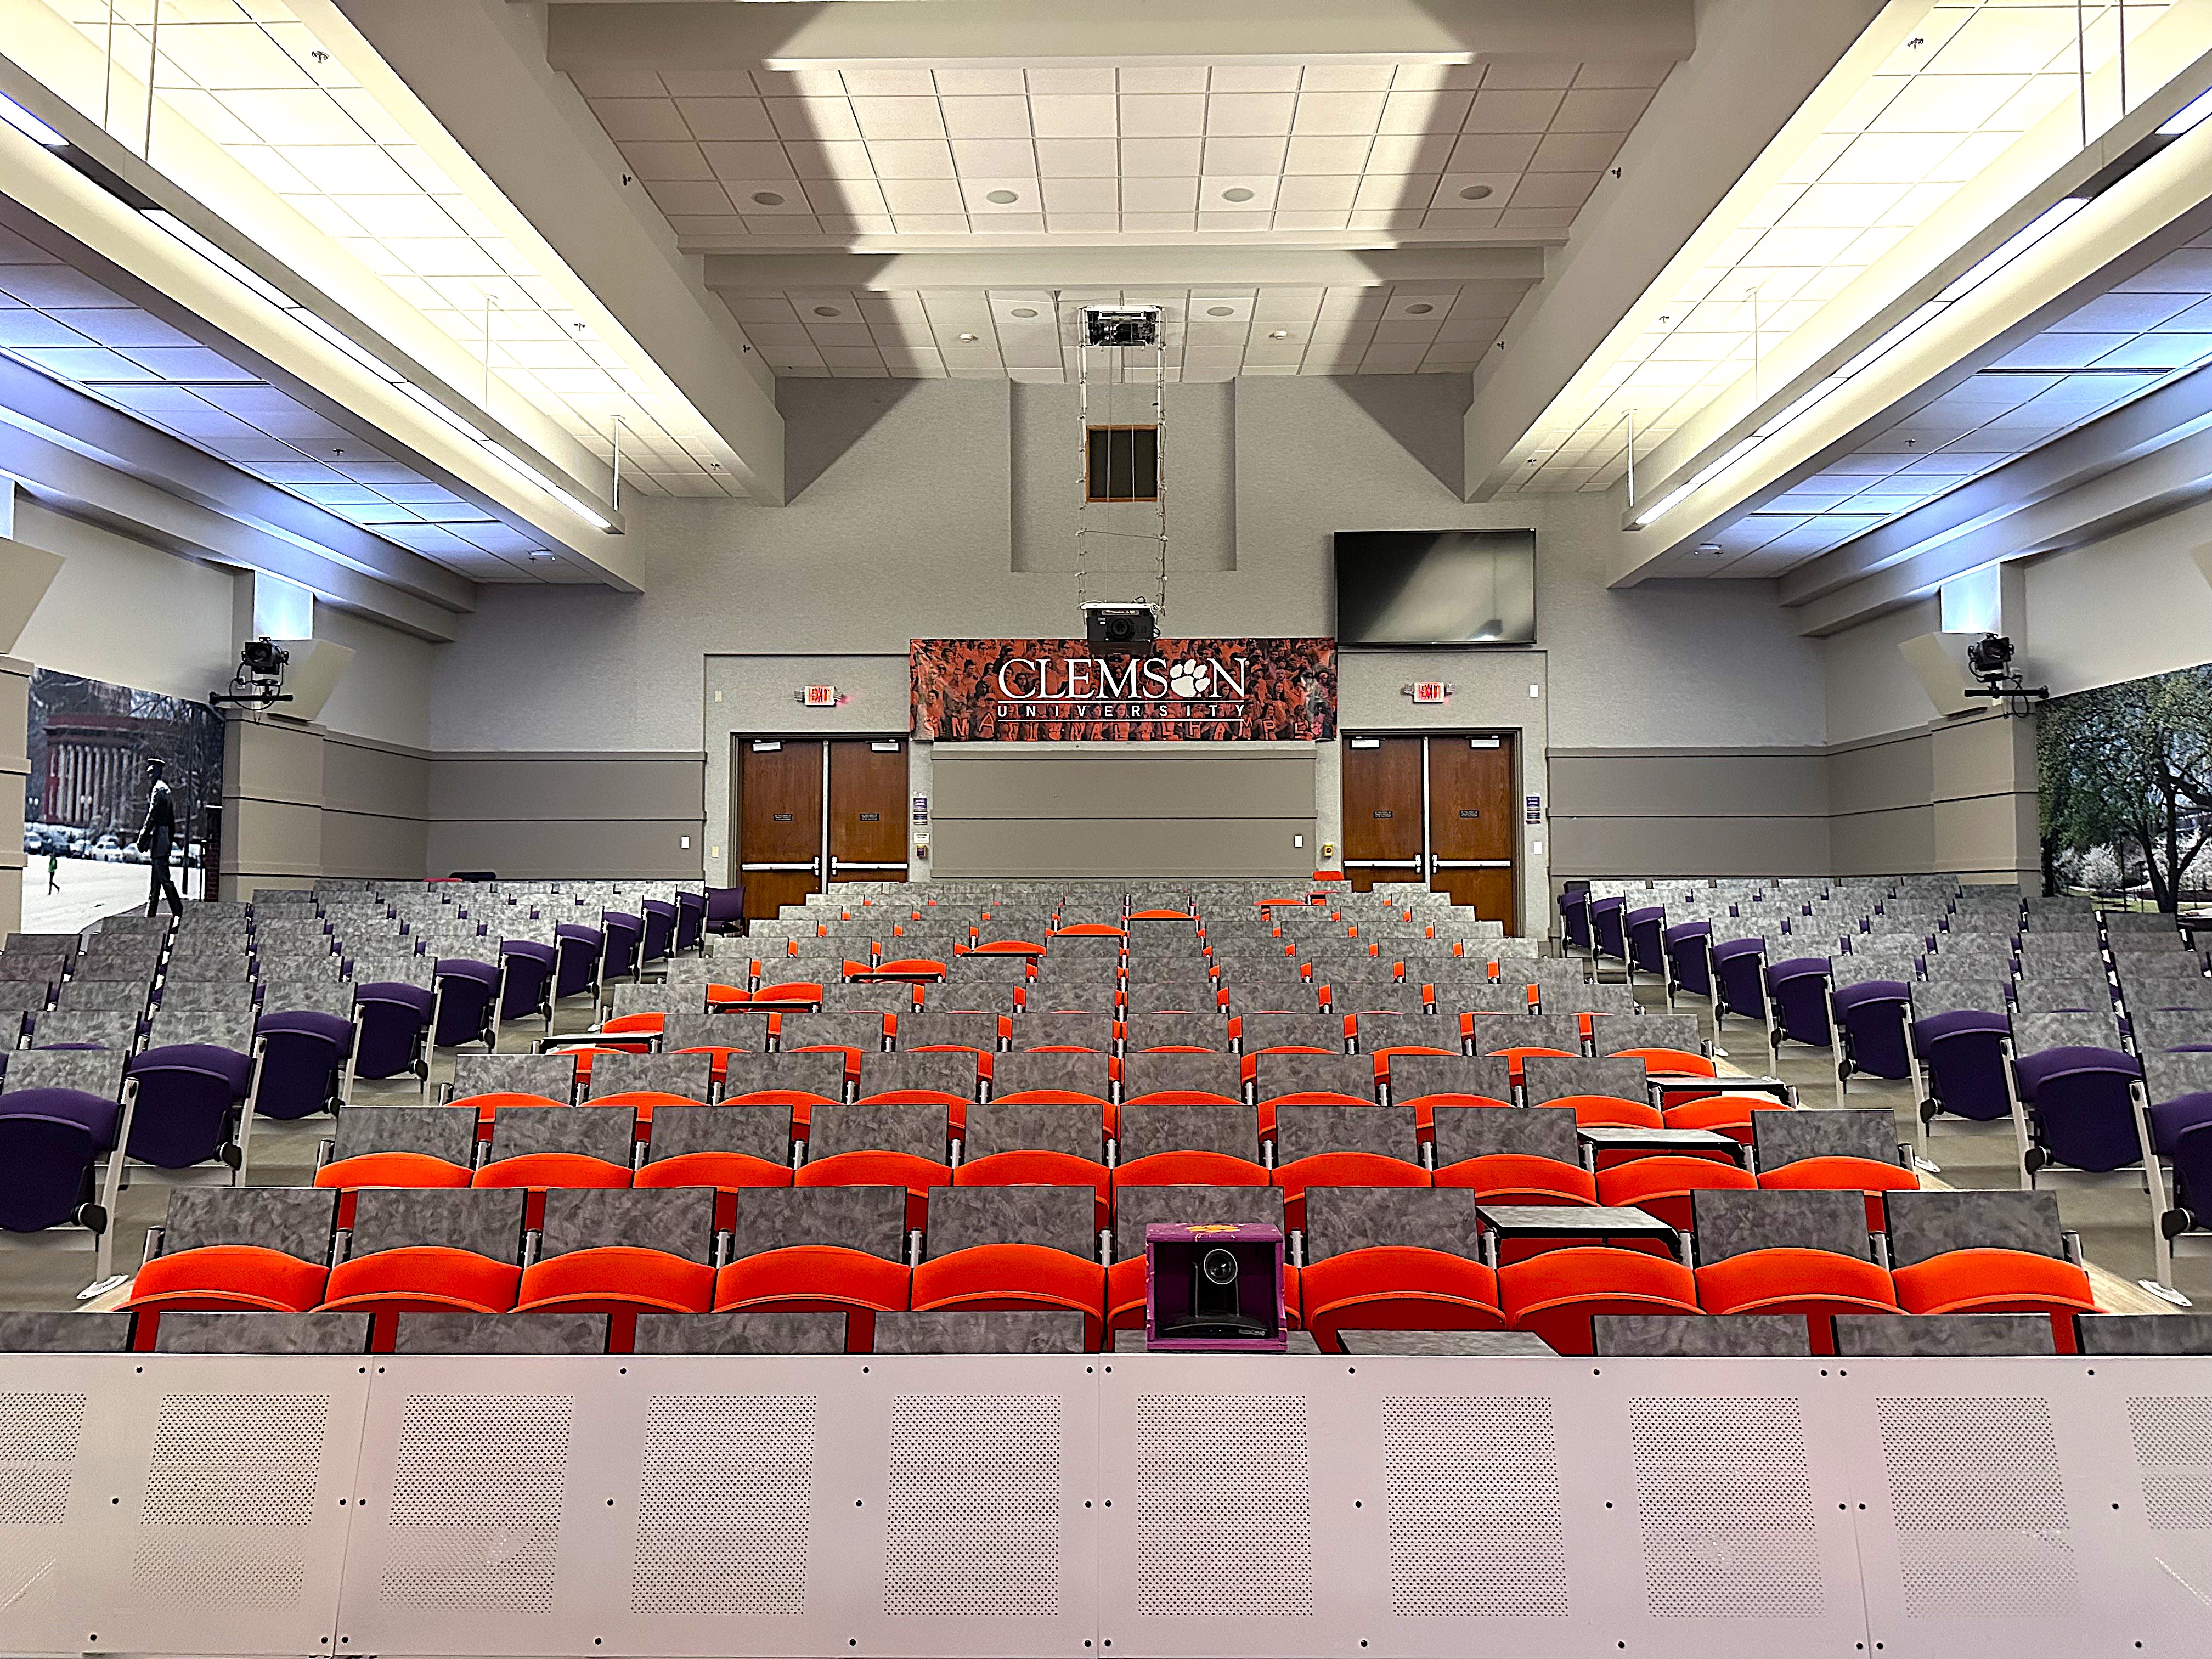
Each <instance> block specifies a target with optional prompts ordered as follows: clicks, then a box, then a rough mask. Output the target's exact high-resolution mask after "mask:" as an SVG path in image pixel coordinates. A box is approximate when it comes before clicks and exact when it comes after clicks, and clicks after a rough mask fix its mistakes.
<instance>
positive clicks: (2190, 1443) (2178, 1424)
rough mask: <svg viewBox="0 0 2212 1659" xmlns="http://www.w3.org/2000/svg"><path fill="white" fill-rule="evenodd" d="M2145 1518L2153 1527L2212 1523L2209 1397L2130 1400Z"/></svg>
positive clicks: (2130, 1424) (2211, 1525)
mask: <svg viewBox="0 0 2212 1659" xmlns="http://www.w3.org/2000/svg"><path fill="white" fill-rule="evenodd" d="M2128 1428H2129V1431H2130V1433H2131V1434H2132V1436H2133V1437H2134V1439H2135V1446H2136V1466H2137V1468H2138V1469H2139V1470H2140V1473H2141V1476H2142V1500H2143V1518H2144V1519H2145V1520H2146V1521H2147V1522H2148V1523H2149V1524H2150V1526H2151V1527H2152V1528H2154V1530H2157V1531H2160V1532H2167V1531H2179V1530H2184V1529H2198V1528H2212V1399H2208V1398H2206V1397H2204V1396H2203V1395H2197V1396H2194V1397H2192V1398H2185V1399H2178V1400H2146V1399H2140V1398H2138V1399H2135V1400H2130V1401H2128Z"/></svg>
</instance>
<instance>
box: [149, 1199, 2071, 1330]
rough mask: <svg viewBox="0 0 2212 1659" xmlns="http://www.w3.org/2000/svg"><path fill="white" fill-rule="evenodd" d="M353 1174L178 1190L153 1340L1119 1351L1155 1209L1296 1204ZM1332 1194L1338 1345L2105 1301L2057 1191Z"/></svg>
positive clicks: (1199, 1211) (1322, 1208)
mask: <svg viewBox="0 0 2212 1659" xmlns="http://www.w3.org/2000/svg"><path fill="white" fill-rule="evenodd" d="M339 1196H340V1195H339V1194H336V1193H332V1192H329V1191H325V1190H320V1189H316V1188H242V1189H179V1191H178V1192H176V1193H174V1194H172V1195H171V1200H170V1211H169V1218H168V1222H167V1225H166V1227H165V1229H164V1230H163V1231H162V1233H161V1237H160V1238H159V1239H158V1241H156V1249H155V1253H154V1254H153V1255H151V1258H150V1259H149V1261H148V1262H147V1264H146V1266H145V1267H143V1269H142V1271H141V1272H140V1273H139V1275H138V1278H137V1282H136V1284H135V1285H134V1287H133V1291H132V1294H131V1298H130V1301H129V1304H128V1307H129V1309H130V1310H131V1311H133V1312H136V1313H138V1314H139V1315H141V1316H142V1318H141V1327H142V1329H143V1331H144V1333H145V1334H144V1338H143V1345H144V1346H152V1345H153V1342H154V1340H155V1333H156V1330H157V1328H158V1323H159V1320H158V1317H155V1318H148V1317H145V1316H161V1315H163V1314H166V1313H167V1312H170V1311H180V1312H183V1311H222V1310H239V1311H291V1312H306V1311H308V1310H325V1311H356V1312H366V1313H368V1314H371V1315H372V1316H374V1325H373V1332H374V1334H373V1335H372V1343H373V1345H374V1346H376V1347H378V1348H379V1349H390V1348H391V1347H392V1346H393V1343H394V1341H395V1340H396V1338H397V1335H398V1328H399V1327H400V1326H401V1325H403V1324H404V1322H405V1320H406V1319H407V1318H408V1317H409V1316H412V1315H416V1314H421V1313H431V1314H437V1313H451V1312H473V1313H479V1314H493V1313H530V1312H540V1313H543V1312H584V1313H600V1314H607V1315H611V1316H613V1328H612V1331H611V1345H612V1346H613V1348H614V1350H615V1351H616V1352H629V1351H631V1349H632V1347H633V1346H634V1344H635V1328H636V1321H637V1317H638V1316H640V1315H641V1314H671V1313H676V1314H684V1313H688V1314H693V1315H702V1314H708V1313H732V1312H756V1313H759V1312H842V1313H843V1314H845V1315H846V1316H848V1345H849V1346H850V1347H851V1348H852V1349H853V1350H854V1351H856V1352H865V1351H866V1350H867V1349H868V1348H869V1347H870V1346H871V1345H872V1336H873V1331H872V1325H873V1320H874V1317H875V1316H878V1315H881V1314H895V1313H902V1312H907V1311H1006V1310H1030V1311H1058V1312H1066V1313H1075V1314H1079V1315H1080V1316H1082V1317H1083V1320H1084V1322H1085V1342H1086V1346H1091V1347H1094V1348H1095V1347H1098V1346H1103V1345H1104V1344H1105V1343H1106V1342H1107V1340H1108V1337H1109V1332H1111V1331H1113V1330H1116V1329H1128V1328H1137V1327H1138V1326H1139V1325H1140V1324H1141V1322H1142V1320H1143V1310H1144V1308H1145V1304H1146V1278H1145V1275H1146V1258H1145V1252H1144V1249H1143V1240H1144V1237H1145V1232H1144V1231H1143V1230H1144V1229H1148V1228H1149V1227H1150V1226H1151V1225H1153V1224H1154V1223H1155V1222H1162V1221H1164V1222H1180V1223H1185V1224H1191V1223H1195V1224H1200V1225H1213V1224H1241V1223H1248V1222H1256V1223H1257V1224H1259V1225H1268V1223H1269V1218H1270V1217H1273V1216H1279V1209H1278V1206H1279V1203H1280V1200H1281V1194H1279V1193H1278V1192H1276V1191H1273V1189H1267V1188H1210V1187H1193V1186H1178V1187H1166V1188H1152V1189H1149V1191H1148V1192H1147V1194H1146V1202H1145V1203H1144V1204H1143V1205H1142V1206H1132V1207H1133V1213H1131V1214H1129V1215H1127V1216H1126V1217H1124V1218H1122V1222H1121V1225H1120V1226H1119V1227H1112V1226H1109V1227H1108V1228H1105V1229H1099V1228H1097V1227H1096V1226H1095V1225H1093V1224H1094V1219H1095V1218H1094V1213H1093V1209H1092V1204H1091V1193H1090V1191H1089V1189H1087V1188H1081V1187H1058V1186H1035V1185H1031V1186H1017V1187H1008V1188H969V1189H963V1188H951V1189H948V1190H945V1191H942V1192H939V1193H935V1194H932V1195H931V1199H930V1205H929V1209H928V1212H927V1218H926V1220H925V1225H923V1226H922V1227H921V1229H919V1230H917V1229H915V1228H913V1227H912V1226H911V1225H910V1221H911V1217H910V1214H909V1212H908V1204H907V1194H905V1193H904V1191H903V1190H902V1189H900V1188H896V1187H851V1188H820V1189H804V1188H792V1189H779V1188H757V1189H747V1190H745V1191H744V1192H742V1193H740V1194H738V1201H737V1202H736V1204H735V1206H733V1208H732V1211H731V1212H730V1213H729V1214H728V1215H727V1217H726V1223H727V1225H718V1216H717V1213H716V1210H717V1206H716V1200H715V1196H714V1194H713V1193H711V1192H708V1191H705V1190H701V1189H696V1188H695V1189H675V1190H659V1191H640V1190H635V1189H633V1190H627V1191H609V1190H592V1191H573V1190H555V1191H550V1192H548V1193H546V1194H544V1207H543V1211H542V1213H541V1214H540V1215H539V1216H538V1217H537V1218H535V1220H536V1224H537V1225H534V1226H533V1225H530V1223H531V1221H532V1218H531V1217H530V1216H529V1215H528V1213H527V1211H526V1196H527V1195H526V1194H524V1193H520V1192H513V1191H496V1190H482V1189H475V1190H467V1191H447V1190H395V1189H368V1190H364V1191H361V1192H359V1193H357V1194H354V1195H353V1206H352V1209H351V1212H350V1214H349V1216H347V1217H345V1218H343V1222H344V1225H341V1220H342V1218H341V1213H340V1209H339ZM1305 1202H1306V1215H1305V1225H1304V1233H1303V1237H1304V1249H1303V1252H1302V1261H1300V1262H1299V1263H1298V1264H1297V1267H1296V1268H1295V1271H1291V1272H1287V1273H1286V1284H1285V1309H1286V1312H1287V1313H1288V1314H1289V1315H1290V1316H1291V1318H1292V1319H1293V1320H1294V1321H1295V1322H1297V1324H1299V1325H1301V1326H1303V1328H1305V1329H1307V1330H1309V1331H1310V1332H1311V1333H1312V1334H1313V1335H1314V1337H1315V1339H1316V1341H1318V1342H1319V1343H1320V1344H1321V1346H1322V1347H1323V1348H1324V1349H1327V1350H1331V1351H1341V1338H1342V1333H1343V1332H1345V1331H1346V1330H1363V1329H1364V1330H1373V1329H1387V1330H1406V1329H1418V1330H1462V1331H1469V1330H1471V1331H1483V1330H1501V1329H1512V1330H1519V1331H1523V1332H1527V1333H1529V1334H1534V1335H1535V1336H1537V1337H1540V1338H1541V1340H1543V1341H1544V1342H1545V1343H1546V1344H1547V1345H1548V1346H1551V1347H1552V1348H1553V1349H1554V1350H1555V1351H1557V1352H1564V1353H1587V1352H1590V1350H1591V1346H1592V1342H1593V1330H1592V1324H1591V1322H1592V1320H1593V1318H1594V1317H1596V1316H1601V1315H1613V1314H1625V1313H1626V1314H1638V1313H1640V1314H1663V1315H1670V1316H1705V1315H1715V1314H1720V1315H1728V1314H1742V1313H1765V1314H1781V1315H1788V1316H1796V1317H1799V1318H1802V1319H1803V1320H1804V1321H1805V1322H1806V1326H1807V1331H1808V1339H1809V1341H1810V1344H1811V1346H1813V1348H1814V1351H1815V1352H1832V1347H1833V1340H1834V1339H1833V1328H1832V1322H1833V1320H1834V1318H1835V1316H1837V1315H1838V1314H1859V1313H1869V1312H1871V1313H1887V1314H1892V1315H1894V1314H1898V1313H1909V1314H1922V1315H1941V1314H1947V1313H1953V1312H1995V1311H2011V1312H2023V1313H2038V1314H2044V1315H2046V1316H2050V1317H2051V1319H2052V1321H2053V1338H2054V1342H2055V1343H2056V1344H2057V1346H2060V1347H2061V1349H2062V1350H2067V1351H2070V1348H2071V1346H2072V1343H2073V1340H2074V1338H2073V1332H2072V1327H2071V1319H2072V1316H2075V1315H2077V1314H2081V1313H2091V1312H2094V1311H2095V1310H2096V1306H2095V1302H2094V1298H2093V1295H2092V1293H2091V1291H2090V1287H2089V1284H2088V1280H2087V1277H2086V1275H2085V1274H2084V1273H2083V1272H2082V1270H2081V1267H2080V1266H2079V1265H2078V1263H2077V1262H2076V1261H2074V1260H2072V1259H2071V1257H2070V1256H2069V1249H2068V1245H2067V1241H2066V1239H2065V1237H2064V1236H2063V1234H2062V1233H2061V1232H2060V1231H2059V1229H2058V1227H2057V1211H2056V1207H2055V1206H2054V1205H2053V1204H2052V1203H2051V1200H2050V1199H2049V1198H2048V1196H2047V1195H2043V1194H1984V1193H1921V1192H1899V1193H1892V1194H1887V1195H1886V1196H1885V1200H1884V1211H1883V1219H1884V1224H1885V1225H1884V1226H1883V1229H1882V1231H1881V1236H1880V1237H1879V1238H1878V1239H1877V1238H1875V1237H1871V1236H1870V1235H1869V1232H1868V1231H1867V1229H1866V1226H1865V1219H1866V1217H1865V1212H1864V1210H1863V1206H1862V1205H1861V1204H1860V1202H1859V1201H1858V1200H1857V1196H1856V1195H1855V1194H1844V1193H1833V1192H1817V1191H1778V1190H1776V1191H1769V1190H1743V1191H1708V1192H1700V1193H1699V1194H1696V1195H1695V1198H1694V1200H1693V1205H1692V1209H1693V1217H1692V1219H1693V1223H1694V1227H1693V1231H1692V1236H1691V1240H1690V1242H1689V1243H1687V1244H1686V1245H1684V1246H1682V1247H1681V1255H1680V1259H1677V1258H1676V1257H1675V1256H1674V1255H1662V1254H1659V1253H1656V1252H1653V1251H1650V1250H1647V1249H1632V1248H1622V1247H1620V1246H1619V1245H1615V1244H1611V1243H1565V1244H1564V1245H1563V1246H1561V1247H1560V1248H1557V1249H1547V1250H1543V1251H1540V1252H1538V1253H1535V1254H1533V1255H1528V1256H1527V1257H1525V1258H1524V1259H1522V1260H1519V1261H1504V1262H1503V1263H1502V1264H1499V1265H1493V1264H1495V1263H1496V1261H1497V1258H1496V1255H1495V1251H1494V1247H1493V1246H1492V1245H1491V1244H1490V1243H1486V1235H1488V1234H1489V1233H1490V1232H1491V1231H1492V1229H1491V1228H1490V1227H1488V1226H1486V1219H1485V1215H1484V1212H1483V1208H1482V1206H1481V1205H1480V1201H1479V1200H1477V1199H1476V1198H1475V1196H1474V1194H1469V1193H1466V1192H1457V1191H1451V1190H1440V1189H1433V1188H1431V1189H1378V1188H1312V1189H1310V1190H1309V1191H1308V1192H1307V1194H1306V1195H1305ZM1505 1219H1506V1220H1507V1221H1509V1222H1510V1220H1511V1216H1510V1213H1509V1214H1508V1215H1507V1216H1506V1217H1505ZM1278 1225H1279V1224H1278ZM1583 1236H1584V1237H1593V1236H1596V1237H1602V1235H1601V1234H1595V1235H1594V1234H1592V1233H1591V1232H1589V1231H1585V1233H1584V1235H1583Z"/></svg>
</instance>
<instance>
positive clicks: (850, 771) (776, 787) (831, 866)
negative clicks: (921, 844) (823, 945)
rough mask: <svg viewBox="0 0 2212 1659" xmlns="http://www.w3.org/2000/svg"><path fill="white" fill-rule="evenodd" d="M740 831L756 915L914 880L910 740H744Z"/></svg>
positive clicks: (737, 847)
mask: <svg viewBox="0 0 2212 1659" xmlns="http://www.w3.org/2000/svg"><path fill="white" fill-rule="evenodd" d="M737 781H738V802H737V812H736V815H735V816H736V818H737V829H736V832H735V834H734V835H733V836H732V838H731V839H732V843H733V844H732V852H733V853H734V854H735V855H736V864H737V872H738V880H740V881H742V882H743V883H744V884H745V915H746V916H747V917H749V918H750V917H755V916H772V915H775V913H776V912H777V911H778V910H779V909H781V908H782V907H783V906H785V905H787V904H797V903H799V902H801V901H803V900H804V899H805V896H807V895H808V894H809V893H818V892H821V891H823V890H825V888H826V887H828V886H829V884H833V883H836V882H841V881H904V880H905V879H906V878H907V862H906V861H907V845H906V831H907V797H906V789H907V765H906V739H905V738H739V739H738V765H737Z"/></svg>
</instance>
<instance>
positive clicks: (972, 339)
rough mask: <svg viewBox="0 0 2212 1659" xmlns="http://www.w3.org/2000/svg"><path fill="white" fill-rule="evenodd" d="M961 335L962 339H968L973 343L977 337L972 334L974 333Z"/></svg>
mask: <svg viewBox="0 0 2212 1659" xmlns="http://www.w3.org/2000/svg"><path fill="white" fill-rule="evenodd" d="M961 338H962V339H963V340H966V341H968V342H969V343H973V342H974V341H975V336H974V335H972V334H963V335H962V336H961Z"/></svg>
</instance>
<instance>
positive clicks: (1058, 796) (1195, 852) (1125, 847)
mask: <svg viewBox="0 0 2212 1659" xmlns="http://www.w3.org/2000/svg"><path fill="white" fill-rule="evenodd" d="M1315 748H1316V745H1314V744H1257V743H1255V744H1194V743H1180V744H1179V743H1158V744H1152V743H1127V744H1121V743H1115V744H1045V743H1038V744H1026V743H1025V744H964V743H963V744H936V745H934V754H933V769H934V777H935V797H936V799H935V817H936V835H935V852H934V856H933V860H932V863H933V866H934V867H935V871H936V873H937V874H938V875H939V876H943V877H947V878H951V877H962V876H981V877H988V876H1008V877H1015V878H1041V877H1048V876H1084V875H1100V876H1145V875H1156V876H1209V877H1238V876H1298V877H1303V876H1304V875H1305V874H1307V873H1308V872H1310V871H1311V870H1312V869H1313V868H1314V848H1315V841H1314V751H1315Z"/></svg>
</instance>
